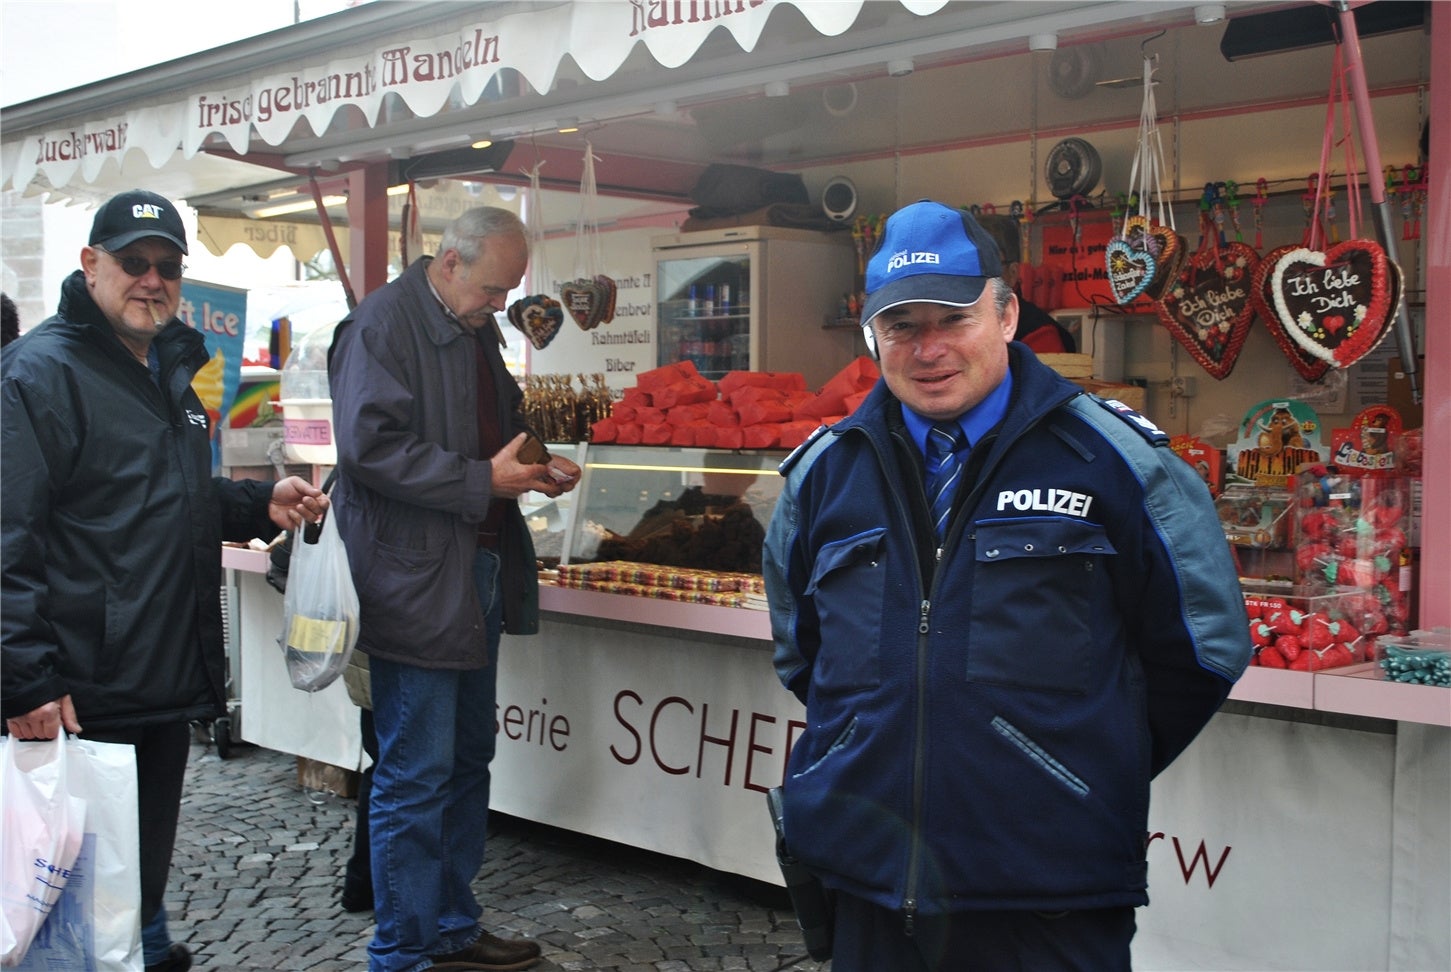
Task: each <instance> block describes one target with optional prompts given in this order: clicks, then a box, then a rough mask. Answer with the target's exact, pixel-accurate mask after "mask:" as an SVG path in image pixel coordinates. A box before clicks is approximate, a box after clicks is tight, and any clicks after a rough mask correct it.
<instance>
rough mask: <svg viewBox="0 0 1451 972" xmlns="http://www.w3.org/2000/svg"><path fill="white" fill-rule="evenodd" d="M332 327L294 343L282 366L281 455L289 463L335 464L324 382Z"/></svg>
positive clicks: (329, 395)
mask: <svg viewBox="0 0 1451 972" xmlns="http://www.w3.org/2000/svg"><path fill="white" fill-rule="evenodd" d="M333 330H334V327H333V326H327V327H318V328H314V329H313V330H311V331H309V332H308V333H307V334H306V335H304V336H303V337H302V338H301V339H299V340H297V341H296V342H294V344H293V346H292V353H291V354H289V355H288V356H287V361H286V363H285V364H283V366H282V377H281V381H280V389H279V391H280V395H281V397H280V399H279V400H278V402H277V404H278V405H280V406H281V407H282V445H283V452H284V454H285V455H286V457H287V459H288V460H289V461H290V462H304V463H308V464H310V465H314V466H332V465H336V464H337V461H338V452H337V446H336V444H335V443H334V441H333V402H332V392H331V390H330V389H329V388H328V381H327V350H328V347H329V345H331V344H332V340H333Z"/></svg>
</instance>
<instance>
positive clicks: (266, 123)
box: [0, 0, 947, 196]
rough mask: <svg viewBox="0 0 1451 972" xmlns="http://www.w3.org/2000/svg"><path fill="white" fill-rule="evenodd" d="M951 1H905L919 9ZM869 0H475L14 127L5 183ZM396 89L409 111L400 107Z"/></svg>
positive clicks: (745, 36) (238, 144)
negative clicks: (520, 0)
mask: <svg viewBox="0 0 1451 972" xmlns="http://www.w3.org/2000/svg"><path fill="white" fill-rule="evenodd" d="M946 2H947V0H897V3H899V4H900V5H901V7H902V8H905V9H906V10H908V11H911V12H912V13H913V14H916V15H919V16H926V15H930V14H932V13H934V12H935V11H938V10H940V9H942V8H943V7H944V6H945V5H946ZM864 3H865V0H655V2H644V0H603V2H583V3H578V2H577V3H561V4H556V5H552V6H546V7H541V6H539V5H537V4H530V5H523V6H524V8H523V9H519V6H520V5H514V4H510V5H503V6H506V7H508V8H510V9H512V10H514V11H515V12H511V13H508V14H506V15H503V16H499V17H497V18H495V19H489V18H487V17H482V16H479V14H482V13H488V12H489V11H490V10H491V9H494V5H490V6H485V5H473V4H469V5H467V6H466V7H465V9H466V11H467V12H466V13H465V14H463V15H455V16H454V17H453V18H452V20H451V22H444V21H435V22H433V23H425V24H420V25H417V26H416V27H414V28H413V29H412V31H411V32H400V33H397V34H394V35H388V36H384V37H382V38H376V37H375V38H374V39H373V40H372V42H370V43H368V44H367V45H366V46H351V47H350V46H348V45H347V44H345V43H344V44H337V43H334V44H331V45H329V46H326V47H319V48H318V49H317V50H315V51H313V52H310V53H307V54H304V55H301V56H298V57H295V58H292V59H290V60H288V61H286V62H283V63H281V64H278V65H274V66H273V69H271V70H264V71H263V72H261V73H258V74H257V75H255V76H236V75H233V76H231V77H221V78H216V79H207V80H205V81H202V82H199V83H195V84H192V85H190V86H189V87H188V88H187V89H186V90H184V91H176V90H171V91H167V92H165V93H164V94H162V95H160V96H159V97H157V98H156V100H155V101H154V102H152V103H147V102H146V101H145V100H144V99H138V100H135V101H132V102H130V103H128V104H126V105H125V106H124V107H121V108H119V109H118V110H114V111H111V112H108V113H105V114H96V115H93V116H90V117H84V118H80V119H75V118H70V119H64V122H63V123H62V124H59V125H56V126H54V127H48V128H45V129H43V130H37V131H29V132H25V133H24V134H23V135H21V136H20V137H17V138H14V139H6V140H5V141H4V142H3V145H0V188H7V189H18V190H22V191H24V192H26V193H27V194H32V193H35V192H54V191H61V192H62V194H63V195H71V194H72V190H79V194H80V195H82V196H84V195H85V190H84V189H83V188H82V187H84V186H85V185H87V184H91V183H96V182H99V181H102V176H103V173H105V172H106V171H107V167H108V166H111V167H121V168H124V167H127V166H134V165H135V162H134V160H132V159H131V158H129V156H130V154H131V153H134V152H139V153H141V155H142V156H144V158H145V160H146V161H147V162H148V163H149V165H150V166H151V167H153V168H157V169H160V168H163V167H165V166H166V165H168V164H169V163H171V162H172V161H173V160H174V159H175V158H176V157H177V156H178V155H179V156H180V157H181V158H182V159H185V160H191V159H193V158H194V157H196V156H197V155H198V153H200V152H202V151H203V149H204V148H205V149H208V150H217V149H230V150H231V152H233V153H236V154H237V155H242V156H245V155H247V154H248V153H250V152H258V151H265V149H262V148H260V147H259V145H258V144H257V143H258V142H259V141H260V143H261V144H262V145H263V146H268V147H277V146H281V145H284V144H285V143H287V142H288V140H289V138H292V137H294V136H295V135H296V134H297V133H298V132H305V133H310V134H318V135H321V134H325V133H333V132H336V131H338V130H339V129H343V130H347V131H353V132H354V134H355V135H356V131H355V130H356V129H359V128H360V127H361V128H363V129H373V128H379V127H386V125H387V123H388V121H389V119H390V118H391V117H392V116H394V115H396V114H402V115H404V116H411V117H412V118H428V117H432V116H434V115H435V114H438V113H439V112H440V111H442V110H444V109H445V108H446V107H452V108H458V107H465V106H472V105H475V104H476V103H478V102H480V100H481V99H486V98H488V97H490V96H491V95H490V94H489V93H488V92H489V88H490V85H491V84H495V85H497V83H498V80H499V79H500V77H501V72H504V71H506V70H510V71H514V72H517V74H518V76H519V77H521V78H522V79H523V80H524V81H526V82H527V84H528V87H529V89H532V90H533V91H534V92H549V91H550V90H551V88H552V87H553V86H554V84H555V81H556V78H557V77H558V76H559V71H560V67H561V64H562V62H563V61H564V59H565V57H566V56H568V57H569V58H571V59H572V60H573V61H574V63H575V65H577V67H578V68H579V70H580V71H581V72H582V73H583V74H584V76H585V77H586V78H588V79H590V80H593V81H600V80H603V79H606V78H609V77H611V76H612V75H614V74H615V72H616V71H618V70H619V69H620V68H621V65H623V64H624V63H625V62H626V60H627V59H628V58H629V57H630V55H631V53H632V52H633V51H635V50H636V49H637V48H639V47H643V48H645V49H646V50H648V51H649V53H650V55H651V56H652V57H653V58H654V60H655V61H656V62H657V63H658V64H659V65H661V66H663V67H665V68H676V67H679V66H681V65H683V64H685V63H686V62H688V61H689V60H690V59H691V58H692V57H693V56H694V55H695V54H696V52H697V51H699V50H700V48H701V46H702V45H703V44H704V43H705V42H706V40H707V38H708V37H709V36H710V34H711V33H712V32H713V31H715V30H716V29H718V28H723V29H724V30H726V31H728V32H729V34H730V35H731V37H732V38H734V40H735V43H736V44H737V45H738V46H739V48H740V49H741V50H742V51H747V52H749V51H752V50H754V49H755V47H756V45H757V43H758V42H759V41H760V40H761V38H762V36H763V32H765V30H766V24H767V21H768V19H769V18H770V16H771V14H772V12H773V11H775V10H777V9H778V8H781V7H785V6H790V7H793V8H795V9H796V10H797V11H799V13H800V14H801V15H802V16H803V17H804V18H805V19H806V20H807V21H808V22H809V23H810V25H811V27H812V28H813V29H814V30H815V31H816V32H817V33H818V34H820V35H823V36H827V37H834V36H837V35H839V34H841V33H843V32H844V31H846V30H847V29H848V28H849V27H851V25H852V24H853V23H854V22H855V21H856V20H857V18H858V15H859V14H860V13H861V10H862V8H863V6H864ZM440 6H441V7H442V8H448V7H449V5H440ZM464 6H465V5H456V6H454V7H453V9H458V8H459V7H464ZM279 33H281V32H279ZM198 57H205V54H203V55H198ZM505 77H511V76H508V75H505ZM515 83H517V82H515ZM396 102H401V105H402V107H403V109H405V110H404V111H401V112H400V111H398V110H396V109H395V107H394V105H395V104H396ZM9 121H10V119H7V122H9ZM360 123H361V124H360ZM12 127H13V126H11V125H7V129H9V128H12ZM111 171H112V172H115V171H116V170H115V168H113V169H112V170H111ZM105 181H110V180H105Z"/></svg>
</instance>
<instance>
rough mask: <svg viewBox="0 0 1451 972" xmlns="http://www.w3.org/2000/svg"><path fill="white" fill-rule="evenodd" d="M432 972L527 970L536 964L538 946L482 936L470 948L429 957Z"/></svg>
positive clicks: (520, 941) (507, 971) (525, 942)
mask: <svg viewBox="0 0 1451 972" xmlns="http://www.w3.org/2000/svg"><path fill="white" fill-rule="evenodd" d="M429 957H430V958H431V959H432V960H433V967H434V968H435V969H483V970H485V972H512V970H514V969H527V968H528V967H529V966H531V965H533V964H534V963H535V962H538V961H539V943H538V942H531V941H529V940H528V939H524V938H519V939H507V938H500V937H499V936H497V935H490V934H489V933H488V932H484V933H483V934H482V935H480V936H479V937H478V939H477V940H476V941H474V942H473V944H471V945H469V946H468V947H467V948H461V949H459V950H458V951H457V952H449V953H448V954H446V955H432V956H429Z"/></svg>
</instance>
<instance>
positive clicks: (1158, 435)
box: [1070, 392, 1169, 445]
mask: <svg viewBox="0 0 1451 972" xmlns="http://www.w3.org/2000/svg"><path fill="white" fill-rule="evenodd" d="M1083 399H1087V400H1089V401H1091V402H1094V403H1096V404H1097V405H1098V406H1099V407H1100V408H1102V409H1104V410H1105V411H1107V412H1108V413H1109V414H1110V415H1114V416H1116V417H1117V418H1118V419H1120V420H1121V421H1122V422H1123V423H1124V424H1125V425H1127V426H1128V427H1129V428H1131V429H1133V430H1134V431H1135V432H1137V433H1139V435H1142V436H1143V437H1144V438H1145V439H1147V440H1149V442H1150V443H1151V444H1152V445H1168V444H1169V433H1167V432H1165V431H1164V430H1163V429H1161V428H1159V427H1158V426H1157V425H1155V424H1154V423H1153V422H1152V421H1150V420H1149V418H1148V417H1146V416H1144V415H1142V414H1140V413H1139V412H1136V411H1134V410H1133V409H1132V408H1129V407H1128V406H1127V405H1125V404H1124V403H1123V402H1121V401H1119V400H1118V399H1116V398H1100V397H1099V396H1097V395H1095V394H1093V393H1092V392H1084V393H1083V394H1082V395H1079V396H1078V397H1077V398H1075V399H1074V400H1073V402H1070V405H1071V404H1074V403H1076V402H1079V401H1082V400H1083Z"/></svg>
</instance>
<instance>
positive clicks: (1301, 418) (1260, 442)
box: [1226, 398, 1325, 487]
mask: <svg viewBox="0 0 1451 972" xmlns="http://www.w3.org/2000/svg"><path fill="white" fill-rule="evenodd" d="M1228 455H1229V471H1228V475H1227V476H1226V481H1227V482H1229V483H1248V484H1252V485H1256V486H1275V487H1284V486H1286V485H1288V483H1289V479H1290V477H1291V476H1293V475H1294V474H1295V472H1296V471H1297V470H1298V469H1299V468H1300V467H1301V466H1302V465H1304V464H1305V463H1307V462H1320V461H1322V460H1323V459H1324V458H1325V454H1324V450H1323V446H1322V439H1321V431H1320V417H1319V416H1318V415H1317V414H1316V413H1315V410H1314V409H1313V408H1311V407H1310V406H1309V405H1307V404H1305V403H1304V402H1302V401H1298V400H1295V399H1289V398H1286V399H1266V400H1265V401H1262V402H1259V403H1258V404H1256V405H1254V406H1252V407H1251V408H1250V409H1249V410H1248V411H1246V412H1245V416H1244V419H1243V420H1242V421H1241V422H1240V426H1239V437H1238V438H1237V439H1236V440H1235V441H1234V442H1233V443H1231V444H1230V446H1229V449H1228Z"/></svg>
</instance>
